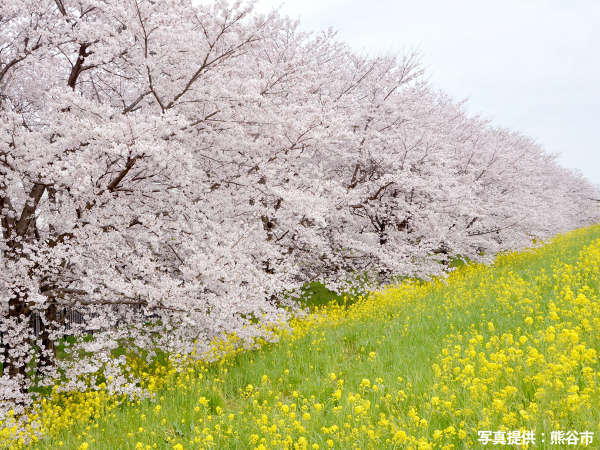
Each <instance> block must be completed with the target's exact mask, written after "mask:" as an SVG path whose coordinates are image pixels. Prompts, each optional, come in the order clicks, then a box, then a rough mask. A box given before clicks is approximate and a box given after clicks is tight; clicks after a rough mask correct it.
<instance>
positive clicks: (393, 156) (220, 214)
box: [0, 0, 599, 415]
mask: <svg viewBox="0 0 600 450" xmlns="http://www.w3.org/2000/svg"><path fill="white" fill-rule="evenodd" d="M0 30H1V32H0V220H1V226H0V230H1V233H2V234H1V236H0V250H1V256H0V269H1V270H0V317H1V320H2V322H1V324H0V334H1V347H0V362H1V363H2V365H3V375H2V376H1V377H0V415H1V411H2V410H3V408H4V409H6V408H8V407H9V406H11V407H12V406H14V404H15V403H18V402H20V403H24V402H25V403H26V401H27V399H28V395H27V388H28V386H29V381H28V380H29V379H31V377H29V376H28V375H30V374H28V373H27V369H26V367H27V365H28V364H29V367H30V370H34V369H32V367H35V371H36V373H37V376H38V378H40V379H41V380H42V381H44V382H47V383H51V382H53V379H55V378H56V377H57V376H58V375H59V374H61V373H62V374H65V375H66V377H67V378H68V379H69V380H71V381H70V382H68V383H66V384H65V388H66V389H74V388H80V387H82V386H78V385H77V382H76V381H75V380H77V375H78V374H81V373H84V372H89V373H93V372H96V371H99V370H101V371H104V373H105V374H114V377H113V381H112V384H111V386H110V388H111V389H115V390H120V391H124V392H127V391H130V390H132V389H135V386H134V385H132V384H128V381H127V380H126V379H125V378H124V377H122V376H119V370H120V365H121V364H122V363H123V362H122V361H121V360H113V359H110V358H108V357H107V356H108V354H109V353H108V352H109V351H110V349H111V348H114V347H115V346H117V345H118V343H119V342H126V341H128V342H131V343H132V344H134V345H135V346H137V347H142V348H148V349H155V348H162V349H165V350H168V351H174V352H179V353H187V352H190V351H192V350H193V349H194V348H195V347H197V346H200V347H201V348H202V346H203V345H205V343H206V342H207V341H208V340H209V339H210V338H211V337H213V336H215V335H216V334H218V333H220V332H223V331H236V332H238V334H239V335H240V336H242V337H243V338H251V337H252V336H253V335H255V334H256V333H258V331H257V330H256V329H254V328H253V327H252V326H250V323H249V321H248V320H249V318H250V317H264V318H265V320H274V319H276V318H279V317H281V310H280V309H278V308H277V307H276V306H275V305H276V304H277V300H280V296H281V293H282V292H284V291H289V290H292V289H296V288H298V287H299V286H301V285H302V284H303V283H304V282H305V281H307V280H314V279H321V280H323V281H324V282H327V283H328V284H329V285H331V286H334V287H335V286H339V283H340V280H347V279H348V278H350V277H352V276H353V275H354V274H356V273H364V272H368V273H370V274H372V275H373V276H376V277H378V278H379V279H382V280H385V279H389V277H390V276H392V275H408V276H430V275H436V274H440V273H441V272H442V271H443V270H444V268H445V267H446V265H445V264H444V263H445V262H447V261H448V260H449V259H451V258H453V257H455V256H457V255H460V256H462V257H468V258H471V259H474V260H481V259H483V258H488V257H490V256H492V255H494V254H495V253H497V252H499V251H502V250H506V249H513V248H520V247H524V246H527V245H530V244H531V242H532V239H544V238H547V237H549V236H551V235H553V234H556V233H558V232H561V231H564V230H568V229H572V228H576V227H579V226H582V225H585V224H589V223H593V222H594V221H597V220H598V218H599V214H598V207H597V203H595V202H594V201H593V199H594V198H598V197H599V196H598V193H597V189H596V188H595V187H594V186H592V185H591V184H590V183H589V182H588V181H586V180H585V179H584V178H582V177H581V176H580V175H579V174H577V173H574V172H572V171H569V170H566V169H563V168H561V167H560V166H559V165H557V163H556V160H555V157H554V156H551V155H548V154H547V153H545V152H544V151H543V150H542V149H541V148H540V147H539V146H538V145H536V143H535V142H534V141H532V140H531V139H529V138H527V137H525V136H522V135H520V134H518V133H514V132H511V131H508V130H505V129H500V128H497V127H495V126H493V125H491V124H490V123H488V122H486V121H485V120H483V119H481V118H479V117H471V116H469V115H467V114H466V113H465V111H464V110H463V108H462V106H461V104H459V103H457V102H456V101H454V100H453V99H451V98H449V97H447V96H446V95H444V94H443V93H440V92H438V91H436V90H434V89H432V88H431V87H430V86H429V85H428V84H427V83H426V82H425V81H424V80H423V78H422V70H421V68H420V66H419V63H418V61H417V59H416V58H415V56H414V55H408V56H406V57H403V58H396V57H376V58H374V57H367V56H362V55H359V54H357V53H356V52H353V51H352V50H351V49H349V48H348V47H347V46H346V45H344V44H342V43H340V42H338V41H337V40H336V39H335V36H334V35H333V34H332V33H323V34H319V35H308V34H305V33H303V32H301V31H299V30H298V28H297V24H296V23H295V22H293V21H290V20H289V19H287V18H284V17H281V16H279V15H277V14H271V15H259V14H255V13H253V12H252V5H244V4H240V2H236V3H228V2H226V1H221V0H219V1H216V2H214V3H211V4H203V5H201V6H198V7H193V6H192V4H191V1H190V0H172V1H168V2H165V1H150V0H10V1H8V2H2V3H1V4H0ZM73 308H75V309H76V310H77V311H78V312H80V313H82V314H84V315H85V316H86V320H85V321H84V322H85V324H83V325H78V324H74V323H70V324H69V323H65V321H64V319H63V315H64V312H65V311H68V310H71V309H73ZM34 315H37V316H39V317H40V318H41V325H40V324H38V328H39V329H38V330H34V327H33V326H32V325H33V324H34V322H35V321H34V320H33V319H32V318H33V317H34ZM90 329H93V330H94V336H95V338H94V340H93V341H92V342H87V343H81V344H75V345H74V346H73V351H75V350H77V349H78V348H79V347H83V348H84V349H85V350H86V354H87V355H88V356H87V357H85V358H82V359H76V358H66V359H62V360H57V358H56V357H55V344H56V343H57V341H59V340H61V339H62V338H63V337H64V336H65V335H67V334H68V335H75V336H77V335H79V334H81V333H85V332H86V330H90ZM34 331H37V332H35V333H34Z"/></svg>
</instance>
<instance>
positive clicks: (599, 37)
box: [257, 0, 600, 184]
mask: <svg viewBox="0 0 600 450" xmlns="http://www.w3.org/2000/svg"><path fill="white" fill-rule="evenodd" d="M277 6H281V12H282V13H283V14H285V15H289V16H291V17H293V18H299V19H300V22H301V27H302V28H303V29H304V30H307V31H319V30H323V29H326V28H328V27H330V26H331V27H332V28H333V29H335V30H337V31H338V37H339V39H340V40H342V41H345V42H347V43H348V44H350V45H351V46H352V47H354V48H355V49H357V50H359V51H365V52H368V53H371V54H374V55H375V54H381V53H390V52H391V53H404V52H406V51H408V50H418V51H419V53H420V54H421V62H422V63H423V65H424V66H425V68H426V71H427V77H428V78H429V79H430V80H431V82H432V84H433V85H434V87H437V88H440V89H442V90H444V91H446V92H448V93H450V94H451V95H453V96H454V97H455V98H457V99H466V98H468V102H467V109H468V110H469V111H470V112H471V113H475V114H481V115H483V116H484V117H486V118H491V119H493V121H494V123H495V124H496V125H500V126H504V127H508V128H511V129H514V130H518V131H521V132H523V133H525V134H527V135H529V136H531V137H533V138H534V139H536V140H537V141H538V142H539V143H540V144H541V145H542V146H543V147H544V148H545V149H546V150H547V151H549V152H552V153H560V154H561V157H560V161H561V163H562V164H563V165H564V166H566V167H573V168H577V169H579V170H581V171H582V172H583V173H584V175H586V176H587V177H588V178H589V179H590V180H592V181H593V182H594V183H596V184H600V0H502V1H493V0H412V1H406V0H258V6H257V9H258V10H259V11H261V12H268V11H270V10H271V9H272V8H275V7H277Z"/></svg>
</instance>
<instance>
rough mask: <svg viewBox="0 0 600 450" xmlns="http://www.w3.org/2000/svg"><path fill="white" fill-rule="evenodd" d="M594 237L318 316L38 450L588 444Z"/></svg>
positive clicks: (595, 385)
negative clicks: (521, 437)
mask: <svg viewBox="0 0 600 450" xmlns="http://www.w3.org/2000/svg"><path fill="white" fill-rule="evenodd" d="M594 241H595V242H596V246H595V247H593V246H592V247H587V249H586V250H585V251H584V252H583V253H580V252H581V251H582V249H584V248H585V246H589V245H590V244H591V243H593V242H594ZM599 243H600V227H593V228H590V229H586V230H579V231H577V232H575V233H572V234H570V235H568V236H566V237H560V238H558V239H557V240H555V241H554V242H553V243H552V244H551V245H548V246H546V247H543V248H541V249H538V250H536V251H533V252H528V253H523V254H520V255H508V256H503V257H501V258H499V260H498V261H497V262H496V264H495V266H494V267H492V268H485V267H481V266H466V267H463V268H461V269H460V270H458V271H457V272H456V273H455V274H453V275H452V276H451V277H450V279H449V280H448V284H447V285H446V284H445V283H442V282H434V283H429V284H422V285H405V286H401V287H398V288H393V289H390V290H388V291H386V292H384V293H381V294H376V295H373V296H371V297H369V298H367V299H363V300H362V301H359V302H358V303H356V304H354V305H352V306H351V307H350V308H349V309H348V310H344V309H343V308H341V307H337V306H334V307H330V308H329V309H327V310H326V312H323V313H322V314H321V315H315V316H312V317H311V318H310V319H308V320H305V321H303V322H300V323H299V324H298V325H297V327H296V331H295V333H294V334H293V335H291V336H284V337H283V338H282V340H281V342H280V343H278V344H265V345H263V346H262V348H260V349H259V350H255V351H246V352H230V354H231V356H229V357H227V358H225V359H224V360H223V361H221V363H216V364H209V365H198V366H196V367H194V368H193V369H190V372H188V373H183V374H179V375H170V378H169V383H168V384H167V385H166V386H164V387H162V388H160V389H159V390H158V392H157V394H156V395H157V397H156V401H152V400H146V401H142V402H141V403H137V404H130V405H125V406H123V407H120V408H117V409H114V410H112V412H110V413H109V414H107V415H106V416H104V417H103V418H101V419H100V420H98V421H97V422H95V423H93V424H91V425H90V426H87V427H85V426H82V427H80V428H77V429H69V430H66V431H64V432H62V433H60V434H59V435H58V436H56V438H54V439H52V440H50V441H43V442H42V443H41V444H40V448H57V447H59V446H61V445H62V446H64V448H79V447H80V446H81V445H82V444H83V447H84V448H85V444H89V448H106V449H116V448H119V449H127V448H202V447H212V448H255V447H260V446H261V445H264V446H265V447H267V448H283V447H286V446H289V447H290V448H294V446H298V447H297V448H313V445H315V444H316V445H318V446H319V448H328V447H329V446H331V445H333V447H335V448H344V449H345V448H353V447H357V448H387V447H389V448H405V447H410V446H412V447H414V448H418V447H420V448H444V446H445V445H446V446H448V445H454V448H463V447H465V446H468V447H469V448H473V447H477V446H479V444H478V443H477V431H478V430H485V429H487V430H494V431H496V430H500V429H503V427H504V429H505V430H517V429H521V428H523V429H531V430H534V429H535V430H536V438H537V442H536V444H535V445H533V447H534V448H553V449H554V448H560V446H557V445H553V446H550V443H549V441H550V432H551V431H555V430H564V431H567V430H575V431H586V430H589V431H594V432H596V433H597V434H598V436H595V441H594V443H593V444H592V446H595V445H596V444H597V442H598V440H600V428H599V424H600V409H599V408H597V405H598V400H600V387H599V386H600V384H599V380H598V369H599V367H598V359H597V354H596V353H597V352H598V351H599V350H600V348H599V342H600V338H599V331H600V320H598V317H599V316H600V315H599V314H598V313H599V312H600V295H599V291H600V283H599V280H600V273H599V272H600V269H599V268H598V264H599V261H600V247H599ZM584 286H585V287H584ZM569 290H570V291H571V292H569ZM578 294H581V295H579V296H578ZM551 327H553V328H551ZM552 330H554V331H552ZM565 330H566V331H565ZM225 350H227V348H225ZM565 355H567V356H568V357H565ZM586 367H587V368H586ZM149 377H152V376H149ZM542 433H544V436H545V443H544V444H542V443H541V442H540V441H541V439H542ZM136 445H137V447H136ZM179 445H181V447H179ZM148 446H149V447H148ZM314 448H316V447H314ZM446 448H451V447H446Z"/></svg>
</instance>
